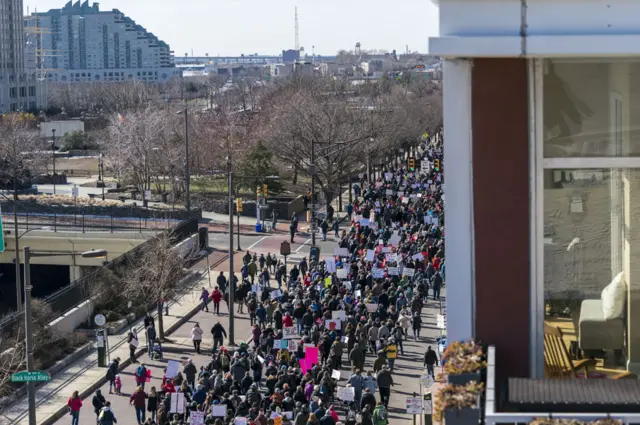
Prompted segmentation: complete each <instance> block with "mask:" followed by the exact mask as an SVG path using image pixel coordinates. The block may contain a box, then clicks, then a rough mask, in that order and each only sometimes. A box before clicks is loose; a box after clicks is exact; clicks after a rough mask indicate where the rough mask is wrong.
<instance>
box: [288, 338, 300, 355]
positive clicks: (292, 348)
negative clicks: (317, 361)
mask: <svg viewBox="0 0 640 425" xmlns="http://www.w3.org/2000/svg"><path fill="white" fill-rule="evenodd" d="M287 341H288V342H289V343H288V344H287V350H289V351H291V352H294V351H296V350H297V349H298V345H299V344H298V341H296V340H295V339H289V340H287Z"/></svg>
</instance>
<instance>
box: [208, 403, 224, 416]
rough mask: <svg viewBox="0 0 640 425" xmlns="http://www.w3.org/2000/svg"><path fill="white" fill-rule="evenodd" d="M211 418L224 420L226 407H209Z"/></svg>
mask: <svg viewBox="0 0 640 425" xmlns="http://www.w3.org/2000/svg"><path fill="white" fill-rule="evenodd" d="M211 416H213V417H218V418H224V417H225V416H227V405H226V404H223V405H222V406H219V405H214V406H211Z"/></svg>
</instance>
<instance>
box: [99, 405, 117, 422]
mask: <svg viewBox="0 0 640 425" xmlns="http://www.w3.org/2000/svg"><path fill="white" fill-rule="evenodd" d="M98 421H99V423H100V425H113V424H117V423H118V420H117V419H116V415H115V414H114V413H113V410H111V402H110V401H107V402H106V403H105V404H104V407H103V408H102V410H100V414H99V415H98Z"/></svg>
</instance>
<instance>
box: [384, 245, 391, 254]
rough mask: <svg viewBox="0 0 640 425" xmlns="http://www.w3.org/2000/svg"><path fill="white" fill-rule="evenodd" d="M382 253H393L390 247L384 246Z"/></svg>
mask: <svg viewBox="0 0 640 425" xmlns="http://www.w3.org/2000/svg"><path fill="white" fill-rule="evenodd" d="M382 252H384V253H387V252H391V247H390V246H383V247H382Z"/></svg>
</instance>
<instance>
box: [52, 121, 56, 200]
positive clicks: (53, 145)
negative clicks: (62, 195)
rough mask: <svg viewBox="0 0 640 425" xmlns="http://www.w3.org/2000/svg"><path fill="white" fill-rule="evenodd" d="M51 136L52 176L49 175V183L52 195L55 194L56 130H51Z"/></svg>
mask: <svg viewBox="0 0 640 425" xmlns="http://www.w3.org/2000/svg"><path fill="white" fill-rule="evenodd" d="M51 134H53V140H51V158H52V159H53V174H51V181H52V182H53V194H54V195H55V194H56V129H55V128H52V129H51Z"/></svg>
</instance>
